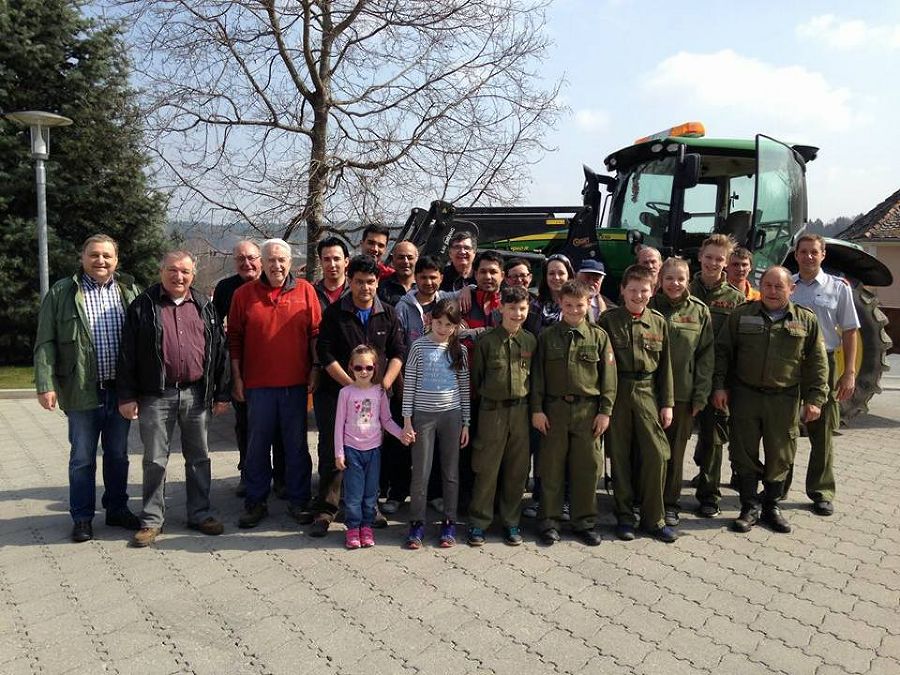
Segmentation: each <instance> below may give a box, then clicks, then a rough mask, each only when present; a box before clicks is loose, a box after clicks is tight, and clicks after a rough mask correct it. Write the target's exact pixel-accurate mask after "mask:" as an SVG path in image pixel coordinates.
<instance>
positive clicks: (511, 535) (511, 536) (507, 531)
mask: <svg viewBox="0 0 900 675" xmlns="http://www.w3.org/2000/svg"><path fill="white" fill-rule="evenodd" d="M503 543H504V544H506V545H507V546H521V544H522V534H521V533H520V532H519V528H518V527H504V528H503Z"/></svg>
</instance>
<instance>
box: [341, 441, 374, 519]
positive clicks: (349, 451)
mask: <svg viewBox="0 0 900 675" xmlns="http://www.w3.org/2000/svg"><path fill="white" fill-rule="evenodd" d="M344 460H345V461H346V463H347V468H346V469H345V470H344V523H345V524H346V525H347V528H348V529H349V528H354V527H360V526H363V525H364V526H366V527H372V523H373V522H375V507H376V504H377V502H378V479H379V476H380V474H381V448H373V449H372V450H357V449H356V448H351V447H350V446H346V445H345V446H344Z"/></svg>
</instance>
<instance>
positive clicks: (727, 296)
mask: <svg viewBox="0 0 900 675" xmlns="http://www.w3.org/2000/svg"><path fill="white" fill-rule="evenodd" d="M691 295H693V296H694V297H695V298H697V299H698V300H700V301H701V302H702V303H703V304H704V305H706V306H707V307H709V313H710V315H711V316H712V327H713V333H715V335H718V334H719V331H720V330H722V325H723V324H724V323H725V319H727V318H728V315H729V314H731V312H732V311H733V310H734V308H735V307H737V306H738V305H741V304H743V303H744V301H745V300H746V299H747V298H745V297H744V294H743V293H741V291H739V290H738V289H737V288H735V287H734V286H732V285H731V284H729V283H728V280H727V279H726V278H725V274H724V273H723V274H722V278H721V279H720V280H719V283H718V284H716V285H715V286H713V287H712V288H707V287H706V286H704V285H703V282H702V281H701V280H700V273H699V272H697V274H695V275H694V279H693V280H692V281H691Z"/></svg>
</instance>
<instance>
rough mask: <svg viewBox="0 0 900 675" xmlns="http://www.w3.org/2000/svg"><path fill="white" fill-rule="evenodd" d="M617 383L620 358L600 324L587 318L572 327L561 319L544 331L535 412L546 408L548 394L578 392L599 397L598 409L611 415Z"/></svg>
mask: <svg viewBox="0 0 900 675" xmlns="http://www.w3.org/2000/svg"><path fill="white" fill-rule="evenodd" d="M570 336H571V337H570ZM616 386H617V384H616V358H615V356H614V355H613V352H612V347H611V346H610V342H609V336H608V335H607V334H606V331H605V330H603V329H602V328H600V326H598V325H596V324H593V323H590V322H588V321H587V320H586V319H585V320H583V321H582V322H581V323H580V324H578V325H577V326H575V327H574V328H570V326H569V325H568V324H567V323H566V322H565V321H560V322H558V323H555V324H553V325H551V326H548V327H547V328H545V329H544V330H543V331H541V334H540V336H539V337H538V344H537V352H536V353H535V355H534V363H533V366H532V372H531V412H532V413H537V412H545V410H544V401H545V398H546V397H548V396H552V397H556V398H561V397H563V396H577V397H587V398H596V399H597V402H598V409H597V413H598V414H602V415H611V414H612V409H613V404H614V403H615V402H616Z"/></svg>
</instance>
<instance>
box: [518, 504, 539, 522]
mask: <svg viewBox="0 0 900 675" xmlns="http://www.w3.org/2000/svg"><path fill="white" fill-rule="evenodd" d="M522 515H523V516H525V517H526V518H537V515H538V503H537V502H535V501H532V502H530V503H529V504H528V505H527V506H526V507H525V508H524V509H522Z"/></svg>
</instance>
